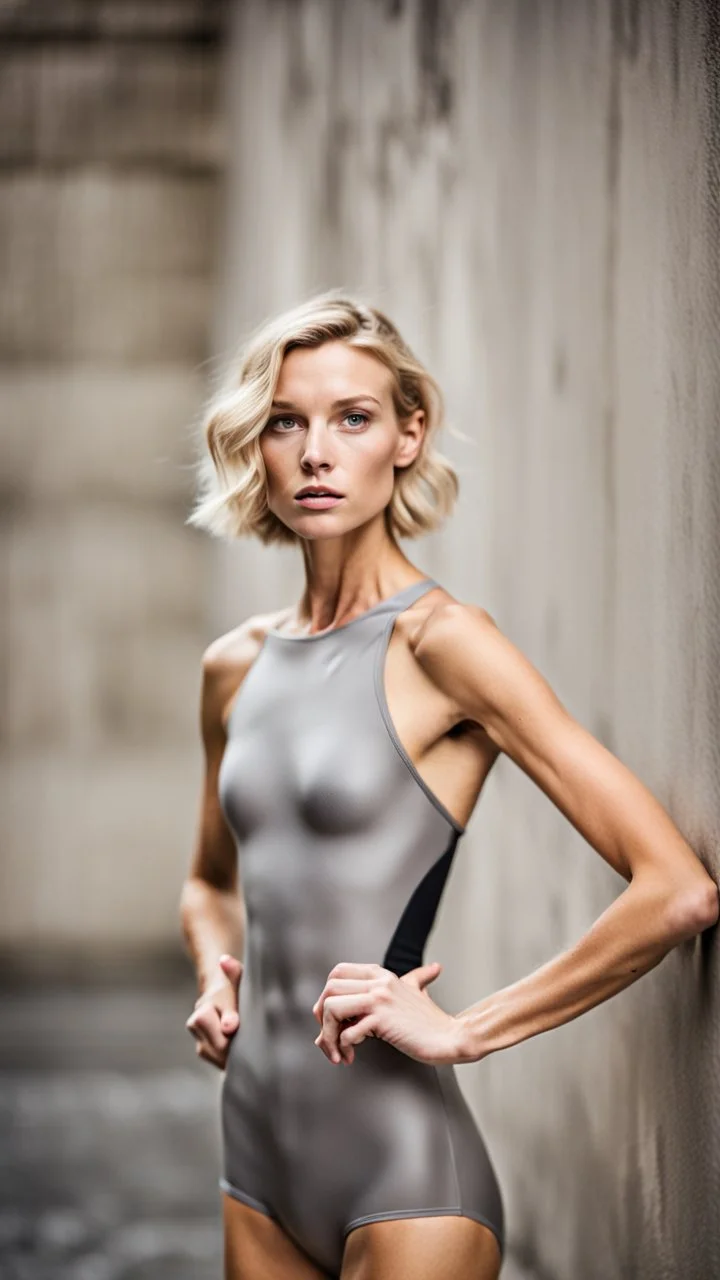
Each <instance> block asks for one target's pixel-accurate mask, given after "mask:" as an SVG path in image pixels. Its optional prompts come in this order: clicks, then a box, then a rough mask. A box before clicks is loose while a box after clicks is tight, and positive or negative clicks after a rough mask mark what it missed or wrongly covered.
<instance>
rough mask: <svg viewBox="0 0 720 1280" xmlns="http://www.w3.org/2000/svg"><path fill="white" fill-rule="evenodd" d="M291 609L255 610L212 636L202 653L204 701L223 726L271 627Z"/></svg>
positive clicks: (214, 717)
mask: <svg viewBox="0 0 720 1280" xmlns="http://www.w3.org/2000/svg"><path fill="white" fill-rule="evenodd" d="M288 612H289V610H288V609H287V608H285V609H276V610H274V611H273V612H272V613H262V614H253V615H252V616H251V617H249V618H246V619H245V620H244V622H241V623H239V625H238V626H237V627H233V628H232V630H231V631H226V632H225V633H224V634H223V635H221V636H218V637H217V639H215V640H212V641H211V642H210V644H209V645H208V646H207V648H206V649H205V651H204V653H203V655H202V671H203V702H204V704H205V705H206V706H207V709H208V712H209V715H210V716H211V717H212V719H213V720H214V721H215V723H216V724H219V726H220V727H222V729H223V731H224V730H225V729H226V727H227V721H228V716H229V713H230V709H231V706H232V703H233V701H234V699H235V695H236V693H237V691H238V689H239V688H240V685H241V684H242V682H243V680H244V679H245V676H246V675H247V673H248V671H249V670H250V668H251V666H252V665H253V663H254V661H255V659H256V658H257V656H258V654H259V653H260V650H261V649H262V647H263V644H264V642H265V638H266V636H267V633H268V630H269V629H270V628H271V627H276V626H278V625H279V623H280V622H281V621H282V620H283V619H284V617H285V616H286V615H287V613H288Z"/></svg>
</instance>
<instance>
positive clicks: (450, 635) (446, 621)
mask: <svg viewBox="0 0 720 1280" xmlns="http://www.w3.org/2000/svg"><path fill="white" fill-rule="evenodd" d="M420 606H423V607H422V608H421V607H420ZM404 620H405V627H404V631H405V636H406V640H407V644H408V647H409V649H410V650H411V652H412V654H413V657H414V658H415V660H416V661H417V663H418V665H419V666H420V667H421V668H422V670H423V672H424V674H425V675H426V676H428V678H429V679H430V680H432V682H433V683H434V684H435V686H436V687H437V688H438V689H439V690H441V691H442V692H443V693H444V694H445V695H446V696H447V697H448V698H450V699H451V701H452V702H453V704H454V706H455V709H456V712H457V714H458V715H459V716H463V715H464V716H468V712H469V709H468V706H467V699H466V696H465V694H466V690H467V680H468V674H469V673H470V672H472V677H473V683H474V685H475V688H476V690H477V688H478V685H480V686H482V685H483V684H492V683H493V681H494V679H495V678H496V677H497V674H498V658H499V652H500V650H502V649H503V647H504V646H505V647H507V646H508V645H509V641H507V640H506V638H505V637H504V636H503V634H502V632H501V630H500V628H499V627H498V624H497V622H496V621H495V619H494V618H493V616H492V614H491V613H489V612H488V610H487V609H484V608H483V607H482V606H481V605H477V604H466V603H465V602H464V601H461V600H458V599H457V598H456V597H455V596H453V595H451V594H450V592H449V591H446V590H445V588H444V587H438V588H437V589H435V588H434V589H433V590H432V591H429V592H428V593H427V595H426V596H421V597H420V600H418V602H417V605H415V606H413V607H412V608H411V609H408V610H406V611H405V615H404ZM510 647H512V646H510ZM473 718H476V717H473Z"/></svg>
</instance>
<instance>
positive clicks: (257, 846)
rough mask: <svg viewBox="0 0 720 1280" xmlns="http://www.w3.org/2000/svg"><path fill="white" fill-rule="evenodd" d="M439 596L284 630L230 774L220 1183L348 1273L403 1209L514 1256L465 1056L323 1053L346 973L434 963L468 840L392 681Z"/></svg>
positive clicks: (260, 660) (416, 589) (232, 722)
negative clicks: (462, 1062) (431, 1061)
mask: <svg viewBox="0 0 720 1280" xmlns="http://www.w3.org/2000/svg"><path fill="white" fill-rule="evenodd" d="M437 585H438V584H437V582H435V580H434V579H432V578H423V579H422V580H421V581H418V582H414V583H412V584H411V585H410V586H408V587H405V588H404V589H403V590H401V591H398V592H396V593H395V594H394V595H392V596H390V597H388V598H387V599H385V600H381V601H380V602H379V603H378V604H376V605H375V606H374V607H373V608H371V609H368V610H367V611H366V612H365V613H362V614H360V615H359V616H358V617H356V618H353V619H352V620H351V621H350V622H347V623H345V624H344V625H342V626H338V627H334V628H333V629H332V630H330V631H326V632H320V633H319V634H317V635H309V636H289V635H284V634H282V633H281V632H279V631H274V630H269V631H268V632H267V633H266V637H265V639H264V641H263V645H262V648H261V650H260V652H259V653H258V656H257V657H256V659H255V660H254V662H253V663H252V666H251V667H250V669H249V670H248V672H247V674H246V676H245V678H244V680H243V682H242V685H241V688H240V689H239V691H238V694H237V695H236V698H235V702H234V704H233V707H232V710H231V714H230V719H229V723H228V733H227V743H226V747H225V752H224V755H223V759H222V763H221V767H220V775H219V780H218V790H219V797H220V802H221V805H222V809H223V813H224V815H225V817H226V819H227V822H228V824H229V826H230V828H231V830H232V832H233V835H234V837H235V841H236V844H237V850H238V862H239V879H240V883H241V888H242V894H243V897H244V900H245V917H246V938H245V947H244V955H243V957H242V959H243V961H244V966H245V967H244V970H243V976H242V979H241V982H240V991H239V1014H240V1025H239V1027H238V1030H237V1032H236V1033H235V1035H234V1036H233V1038H232V1040H231V1042H230V1046H229V1050H228V1056H227V1062H226V1068H225V1073H224V1076H223V1082H222V1088H221V1124H222V1143H223V1176H222V1177H221V1178H220V1180H219V1182H220V1187H221V1188H222V1190H223V1191H226V1192H228V1193H229V1194H230V1195H232V1196H235V1197H236V1198H237V1199H238V1200H241V1201H244V1202H245V1203H246V1204H248V1205H251V1206H252V1207H253V1208H255V1209H259V1210H260V1211H261V1212H263V1213H265V1214H268V1215H269V1216H270V1217H271V1218H274V1219H275V1220H276V1221H277V1222H278V1223H280V1224H281V1226H282V1227H283V1228H284V1230H285V1231H286V1232H287V1233H288V1235H289V1236H290V1237H291V1238H292V1239H293V1241H294V1242H295V1243H296V1245H298V1246H299V1247H300V1249H301V1250H302V1251H303V1252H304V1253H305V1254H306V1255H307V1257H308V1258H309V1259H310V1260H311V1261H312V1262H314V1263H315V1265H316V1266H317V1267H319V1268H320V1269H321V1270H324V1271H326V1272H327V1273H328V1274H329V1275H331V1276H335V1277H336V1276H337V1275H338V1274H339V1271H340V1266H341V1260H342V1253H343V1246H344V1239H345V1237H346V1236H347V1234H348V1233H349V1232H350V1231H352V1230H353V1228H354V1227H358V1226H360V1225H361V1224H363V1223H367V1222H377V1221H381V1220H384V1219H388V1218H414V1217H423V1216H432V1215H446V1214H450V1215H455V1216H462V1217H467V1218H473V1219H475V1220H476V1221H478V1222H481V1223H484V1224H485V1225H486V1226H488V1227H490V1229H491V1230H492V1231H493V1232H494V1233H495V1235H496V1237H497V1240H498V1243H499V1246H500V1249H501V1252H504V1224H503V1202H502V1198H501V1193H500V1188H499V1185H498V1182H497V1178H496V1176H495V1171H494V1168H493V1165H492V1163H491V1160H490V1157H489V1155H488V1152H487V1150H486V1147H485V1144H484V1142H483V1139H482V1137H481V1135H480V1133H479V1131H478V1128H477V1126H476V1123H475V1120H474V1117H473V1114H472V1112H471V1111H470V1108H469V1106H468V1104H467V1102H466V1101H465V1098H464V1096H463V1094H462V1093H461V1091H460V1087H459V1084H458V1082H457V1078H456V1075H455V1071H454V1067H453V1066H452V1064H447V1065H446V1064H443V1065H440V1066H432V1065H428V1064H426V1063H420V1062H416V1061H415V1060H414V1059H412V1058H410V1057H408V1055H407V1054H404V1053H402V1052H401V1051H400V1050H398V1049H395V1048H394V1047H393V1046H392V1045H390V1044H388V1043H387V1041H384V1040H381V1039H378V1038H374V1037H371V1038H368V1039H366V1040H364V1041H363V1042H362V1043H361V1044H360V1045H356V1046H355V1059H354V1061H353V1063H352V1064H350V1065H345V1064H343V1063H338V1064H335V1063H331V1062H330V1061H329V1060H328V1059H327V1058H326V1057H325V1055H324V1053H323V1052H322V1050H321V1049H320V1048H319V1047H318V1046H317V1045H315V1044H314V1043H313V1042H314V1039H315V1037H316V1036H317V1034H318V1032H319V1030H320V1025H319V1023H318V1022H317V1021H316V1019H315V1016H314V1014H313V1012H312V1006H313V1004H314V1003H315V1001H316V1000H317V998H318V996H319V995H320V992H321V991H322V989H323V987H324V985H325V982H326V980H327V977H328V974H329V972H330V970H331V969H332V968H333V967H334V965H335V964H337V963H338V962H340V961H352V962H359V963H364V964H367V963H376V964H379V965H382V966H384V967H385V968H386V969H391V970H392V971H393V972H394V973H396V974H404V973H407V972H408V971H409V970H410V969H414V968H416V967H417V966H418V965H420V964H422V963H423V962H424V961H423V951H424V947H425V941H426V938H427V936H428V934H429V932H430V929H431V927H432V925H433V922H434V918H435V914H436V910H437V907H438V903H439V901H440V897H441V894H442V891H443V887H444V885H445V882H446V878H447V875H448V872H449V870H450V866H451V863H452V859H453V854H454V852H455V848H456V845H457V843H458V840H459V839H460V836H461V835H462V834H463V832H464V830H465V828H464V827H463V826H461V825H460V823H459V822H457V821H456V819H455V818H454V817H453V816H452V815H451V814H450V813H449V811H448V810H447V809H446V808H445V806H444V805H443V804H442V803H441V802H440V800H439V799H438V798H437V797H436V796H435V795H434V794H433V792H432V791H431V790H430V788H429V787H428V786H427V784H426V783H425V782H424V781H423V779H422V778H421V777H420V775H419V774H418V772H417V770H416V768H415V766H414V765H413V763H412V761H411V759H410V757H409V756H408V754H407V752H406V751H405V749H404V747H403V745H402V743H401V742H400V740H399V738H398V736H397V733H396V731H395V728H394V725H393V722H392V720H391V718H390V714H389V710H388V706H387V702H386V698H385V691H384V683H383V671H384V661H385V654H386V651H387V647H388V644H389V641H390V636H391V632H392V629H393V625H394V622H395V619H396V617H397V615H398V614H399V613H400V612H401V611H402V610H403V609H404V608H406V607H407V606H408V605H410V604H412V603H413V601H415V600H417V599H418V598H419V597H420V596H422V595H424V593H425V592H426V591H429V590H430V589H431V588H432V587H436V586H437Z"/></svg>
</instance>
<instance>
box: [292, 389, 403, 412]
mask: <svg viewBox="0 0 720 1280" xmlns="http://www.w3.org/2000/svg"><path fill="white" fill-rule="evenodd" d="M358 400H374V401H375V404H377V405H379V406H380V408H381V409H382V405H381V404H380V401H379V400H378V399H377V398H376V396H371V395H370V394H369V393H368V392H367V391H361V392H360V393H359V394H358V395H356V396H343V397H342V399H341V400H333V402H332V404H331V405H330V408H331V409H342V408H344V406H345V405H346V404H356V403H357V401H358ZM270 408H271V409H294V408H295V405H294V404H293V403H292V401H291V400H273V402H272V404H271V406H270Z"/></svg>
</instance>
